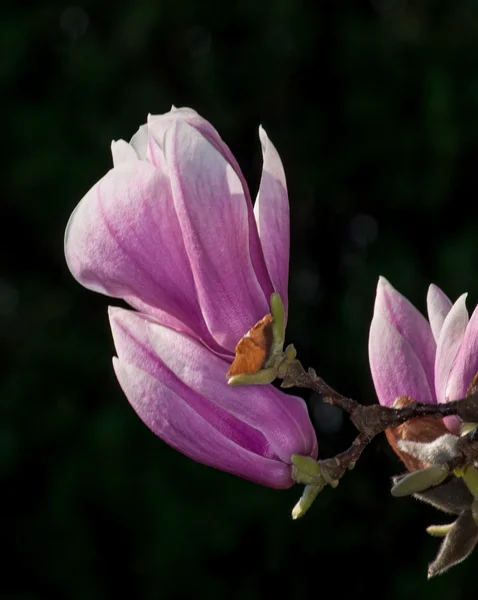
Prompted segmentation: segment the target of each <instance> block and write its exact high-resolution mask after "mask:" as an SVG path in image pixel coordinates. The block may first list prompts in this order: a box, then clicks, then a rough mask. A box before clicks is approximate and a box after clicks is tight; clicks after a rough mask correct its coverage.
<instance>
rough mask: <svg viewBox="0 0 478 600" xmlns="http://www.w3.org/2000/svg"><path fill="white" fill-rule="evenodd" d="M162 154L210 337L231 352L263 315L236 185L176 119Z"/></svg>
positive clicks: (265, 304) (262, 293)
mask: <svg viewBox="0 0 478 600" xmlns="http://www.w3.org/2000/svg"><path fill="white" fill-rule="evenodd" d="M163 151H164V154H165V157H166V161H167V163H168V166H169V170H170V180H171V188H172V192H173V197H174V204H175V207H176V212H177V215H178V218H179V223H180V226H181V233H182V237H183V240H184V244H185V247H186V252H187V254H188V258H189V263H190V268H191V270H192V274H193V277H194V282H195V285H196V289H197V295H198V299H199V303H200V306H201V310H202V313H203V316H204V319H205V321H206V323H207V326H208V329H209V331H210V332H211V335H212V336H213V338H214V339H215V340H216V341H217V342H218V343H219V344H220V345H221V346H222V347H224V348H226V349H228V350H230V351H233V350H234V348H235V346H236V344H237V342H238V341H239V340H240V339H241V337H242V336H243V335H244V334H245V332H247V331H248V330H249V329H250V328H251V327H252V326H253V325H254V324H255V323H256V322H257V321H259V319H261V318H262V317H263V316H264V315H265V314H267V313H268V312H269V296H268V294H267V293H266V290H265V289H263V288H262V287H261V283H260V282H259V280H258V278H257V275H256V272H255V271H254V267H253V264H252V260H251V255H250V252H249V243H248V241H249V234H250V224H249V219H248V207H247V201H246V199H245V197H244V191H243V188H242V185H241V182H240V180H239V179H238V177H237V175H236V173H235V171H234V170H233V169H232V167H231V166H230V164H229V163H228V162H226V160H225V159H224V157H223V156H222V155H221V154H219V153H218V152H217V151H216V150H215V149H214V147H213V146H211V144H210V143H209V142H208V141H207V140H206V139H205V138H204V137H203V136H202V135H200V134H199V133H198V132H197V131H196V130H195V129H194V128H193V127H190V126H189V125H187V124H186V123H184V122H182V121H177V122H175V123H174V125H172V126H171V127H170V128H169V129H168V130H167V131H166V134H165V143H164V148H163Z"/></svg>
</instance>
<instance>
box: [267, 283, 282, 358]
mask: <svg viewBox="0 0 478 600" xmlns="http://www.w3.org/2000/svg"><path fill="white" fill-rule="evenodd" d="M270 303H271V315H272V319H273V321H272V348H271V356H274V355H275V354H279V353H281V352H282V348H283V347H284V340H285V309H284V304H283V303H282V299H281V297H280V296H279V294H278V293H277V292H274V293H273V294H272V295H271V298H270Z"/></svg>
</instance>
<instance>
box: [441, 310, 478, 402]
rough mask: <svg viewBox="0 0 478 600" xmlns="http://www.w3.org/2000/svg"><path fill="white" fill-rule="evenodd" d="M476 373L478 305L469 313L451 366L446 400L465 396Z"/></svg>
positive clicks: (477, 360) (477, 363)
mask: <svg viewBox="0 0 478 600" xmlns="http://www.w3.org/2000/svg"><path fill="white" fill-rule="evenodd" d="M477 373H478V307H476V308H475V310H474V311H473V314H472V315H471V318H470V321H469V323H468V326H467V328H466V331H465V335H464V336H463V340H462V342H461V346H460V349H459V350H458V352H457V355H456V358H455V362H454V363H453V366H452V368H451V372H450V376H449V377H448V385H447V387H446V400H458V399H459V398H463V397H464V396H466V393H467V391H468V388H469V386H470V384H471V382H472V380H473V378H474V377H475V375H476V374H477Z"/></svg>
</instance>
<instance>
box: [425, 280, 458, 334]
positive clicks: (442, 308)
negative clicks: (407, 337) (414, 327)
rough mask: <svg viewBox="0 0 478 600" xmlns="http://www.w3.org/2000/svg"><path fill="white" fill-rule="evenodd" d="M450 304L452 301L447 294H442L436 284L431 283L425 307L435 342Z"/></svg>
mask: <svg viewBox="0 0 478 600" xmlns="http://www.w3.org/2000/svg"><path fill="white" fill-rule="evenodd" d="M452 306H453V303H452V301H451V300H450V299H449V298H448V296H447V295H446V294H444V293H443V292H442V291H441V289H440V288H439V287H438V286H436V285H434V284H433V283H432V284H431V285H430V287H429V288H428V294H427V309H428V319H429V321H430V326H431V328H432V332H433V337H434V338H435V342H436V343H437V344H438V338H439V337H440V331H441V328H442V326H443V321H444V320H445V317H446V316H447V314H448V313H449V312H450V309H451V307H452Z"/></svg>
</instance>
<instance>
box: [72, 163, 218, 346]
mask: <svg viewBox="0 0 478 600" xmlns="http://www.w3.org/2000/svg"><path fill="white" fill-rule="evenodd" d="M65 254H66V258H67V262H68V266H69V268H70V270H71V272H72V274H73V275H74V277H75V278H76V279H77V280H78V281H79V282H80V283H81V284H82V285H84V286H85V287H87V288H89V289H92V290H94V291H97V292H100V293H103V294H107V295H109V296H114V297H119V298H124V299H125V300H126V301H127V302H129V303H130V304H131V305H132V306H135V307H137V308H138V309H140V310H146V311H147V312H148V313H149V314H152V315H156V316H158V317H159V318H163V317H164V314H165V313H167V314H168V315H170V317H171V321H170V324H171V325H172V326H175V323H177V324H178V326H179V327H180V328H181V329H187V330H190V331H194V332H195V333H196V334H197V335H198V336H200V337H202V338H203V339H204V340H205V341H206V343H209V344H210V345H211V346H213V347H217V344H215V342H214V340H213V339H212V338H211V336H210V334H209V332H208V330H207V328H206V324H205V322H204V320H203V318H202V315H201V309H200V307H199V304H198V300H197V296H196V290H195V285H194V281H193V277H192V273H191V268H190V265H189V258H188V256H187V253H186V250H185V248H184V244H183V241H182V233H181V229H180V226H179V223H178V219H177V215H176V212H175V209H174V205H173V199H172V195H171V190H170V186H169V180H168V179H167V178H166V177H165V175H164V174H163V173H162V172H161V170H159V169H155V168H154V167H153V166H152V165H150V164H148V163H146V162H141V161H136V162H135V163H121V164H120V165H119V166H118V167H116V168H115V169H113V170H111V171H110V172H109V173H107V174H106V175H105V177H103V179H102V180H101V181H100V182H99V183H97V184H96V185H95V186H94V187H93V188H92V189H91V190H90V191H89V192H88V193H87V194H86V196H85V197H84V198H83V200H82V201H81V202H80V204H79V205H78V206H77V208H76V209H75V211H74V213H73V215H72V216H71V217H70V221H69V223H68V226H67V231H66V235H65ZM163 320H164V319H163ZM180 323H183V324H184V325H182V326H181V325H179V324H180Z"/></svg>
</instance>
